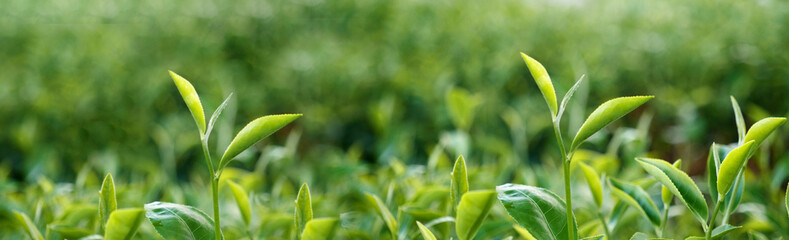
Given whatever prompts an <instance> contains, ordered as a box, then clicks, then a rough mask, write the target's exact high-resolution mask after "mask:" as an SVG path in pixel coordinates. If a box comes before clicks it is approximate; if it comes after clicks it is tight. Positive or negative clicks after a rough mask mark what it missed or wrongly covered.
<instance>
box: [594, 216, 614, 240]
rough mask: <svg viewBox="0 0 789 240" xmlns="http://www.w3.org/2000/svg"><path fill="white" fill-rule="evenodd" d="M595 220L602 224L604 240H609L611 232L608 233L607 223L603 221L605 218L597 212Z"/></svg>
mask: <svg viewBox="0 0 789 240" xmlns="http://www.w3.org/2000/svg"><path fill="white" fill-rule="evenodd" d="M597 218H598V219H600V223H602V224H603V229H604V230H605V239H608V240H611V232H609V231H608V223H607V222H606V221H605V217H603V214H600V212H599V211H598V212H597Z"/></svg>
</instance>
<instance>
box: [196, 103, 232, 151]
mask: <svg viewBox="0 0 789 240" xmlns="http://www.w3.org/2000/svg"><path fill="white" fill-rule="evenodd" d="M231 97H233V93H230V95H227V97H226V98H225V101H222V104H220V105H219V107H217V108H216V110H214V113H213V114H211V119H210V120H208V129H206V131H205V135H204V136H203V141H208V137H209V136H211V132H212V131H213V130H214V124H216V119H218V118H219V115H222V111H224V110H225V107H227V103H228V102H230V98H231Z"/></svg>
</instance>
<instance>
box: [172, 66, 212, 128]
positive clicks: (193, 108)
mask: <svg viewBox="0 0 789 240" xmlns="http://www.w3.org/2000/svg"><path fill="white" fill-rule="evenodd" d="M170 77H172V78H173V82H175V86H176V87H177V88H178V92H180V93H181V97H182V98H183V99H184V102H185V103H186V107H187V108H189V112H191V113H192V117H193V118H194V119H195V123H196V124H197V128H198V129H199V130H200V136H202V135H203V134H205V130H206V127H205V113H203V105H202V104H201V103H200V97H199V96H197V91H195V87H193V86H192V83H190V82H189V81H187V80H186V79H185V78H183V77H181V76H180V75H178V74H176V73H174V72H173V71H170Z"/></svg>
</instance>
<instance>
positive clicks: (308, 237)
mask: <svg viewBox="0 0 789 240" xmlns="http://www.w3.org/2000/svg"><path fill="white" fill-rule="evenodd" d="M339 222H340V220H339V219H337V218H316V219H312V220H310V221H308V222H307V225H306V227H305V228H304V233H303V234H302V235H301V239H302V240H330V239H332V238H333V237H334V233H335V232H336V230H337V225H338V223H339Z"/></svg>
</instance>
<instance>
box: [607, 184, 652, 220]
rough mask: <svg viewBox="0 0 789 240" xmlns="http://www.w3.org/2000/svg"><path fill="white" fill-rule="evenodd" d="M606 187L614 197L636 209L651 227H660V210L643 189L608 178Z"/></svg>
mask: <svg viewBox="0 0 789 240" xmlns="http://www.w3.org/2000/svg"><path fill="white" fill-rule="evenodd" d="M608 185H609V186H610V187H611V192H612V193H613V194H614V195H615V196H617V197H618V198H619V199H621V200H622V201H624V202H625V203H627V204H628V205H630V207H632V208H635V209H638V210H639V211H640V212H641V214H644V217H646V218H647V219H648V220H649V221H650V222H651V223H652V225H655V226H660V210H658V208H657V206H655V203H654V202H652V199H651V198H650V197H649V194H648V193H647V192H646V191H644V189H643V188H641V187H639V186H636V185H634V184H630V183H627V182H623V181H619V180H616V179H614V178H608Z"/></svg>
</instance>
